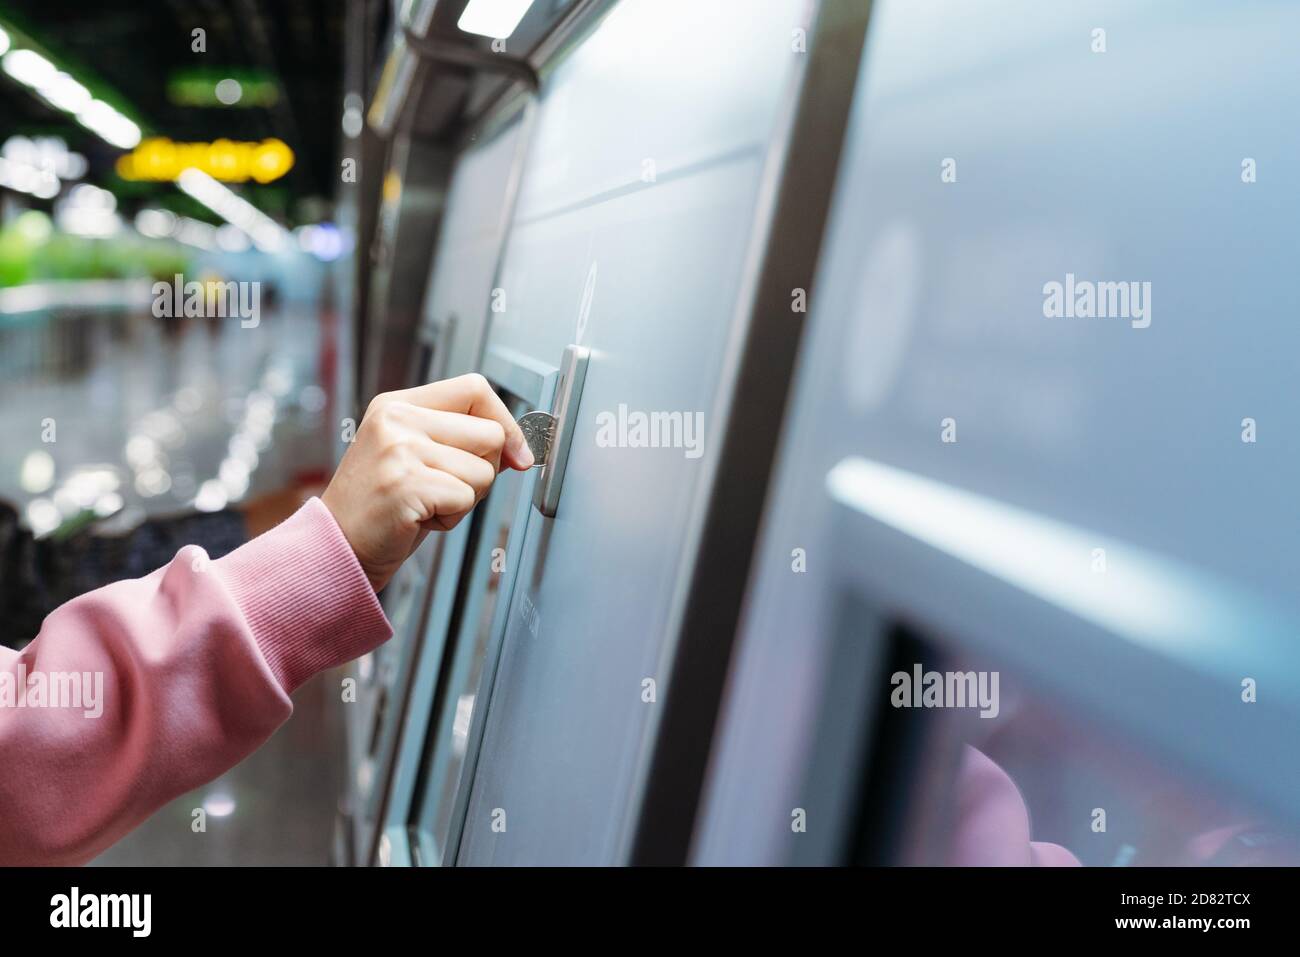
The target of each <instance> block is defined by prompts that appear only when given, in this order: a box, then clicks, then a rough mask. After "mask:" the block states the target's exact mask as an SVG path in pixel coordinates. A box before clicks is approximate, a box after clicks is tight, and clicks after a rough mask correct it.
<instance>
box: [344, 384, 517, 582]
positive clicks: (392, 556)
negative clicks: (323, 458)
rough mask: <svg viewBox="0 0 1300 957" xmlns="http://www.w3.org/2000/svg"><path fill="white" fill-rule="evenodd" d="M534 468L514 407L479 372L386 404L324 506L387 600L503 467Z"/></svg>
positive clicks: (373, 411)
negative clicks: (399, 574) (430, 541)
mask: <svg viewBox="0 0 1300 957" xmlns="http://www.w3.org/2000/svg"><path fill="white" fill-rule="evenodd" d="M532 464H533V455H532V453H531V452H530V451H529V450H528V444H527V443H526V442H525V441H524V436H523V433H522V432H521V431H520V430H519V426H518V425H517V424H515V420H514V418H513V417H512V416H511V415H510V412H509V410H507V409H506V406H505V403H504V402H502V401H501V399H500V397H499V396H498V395H497V394H496V393H495V392H493V391H492V387H491V386H490V385H489V384H488V381H487V379H485V378H483V376H481V375H478V374H477V373H473V374H470V375H463V376H460V377H458V378H455V379H447V380H445V381H442V382H433V383H430V384H429V385H423V386H419V387H418V388H414V389H404V390H402V391H400V392H386V393H384V394H383V395H379V396H376V397H375V399H374V401H372V402H371V403H370V407H369V408H368V409H366V414H365V417H364V418H363V419H362V421H361V426H360V428H358V429H357V434H356V439H355V440H354V441H353V443H352V445H351V447H350V448H349V449H348V450H347V452H346V453H344V455H343V461H341V462H340V463H339V467H338V471H336V472H335V473H334V478H333V479H332V480H331V481H330V484H329V487H328V488H327V489H326V490H325V494H324V495H322V496H321V501H323V502H324V503H325V507H326V508H328V509H329V510H330V512H331V513H332V514H333V516H334V520H335V521H336V522H338V524H339V528H341V529H342V530H343V535H344V537H346V538H347V540H348V543H349V544H350V545H351V546H352V551H353V552H355V553H356V556H357V561H359V562H360V563H361V568H362V570H363V571H365V573H366V576H367V577H368V578H369V579H370V583H371V585H373V586H374V588H375V591H379V590H380V589H381V588H383V587H384V585H386V584H387V583H388V580H389V579H390V578H392V577H393V573H394V572H396V571H397V569H398V568H399V567H400V566H401V564H402V562H404V561H406V559H407V558H408V557H409V556H410V555H411V553H412V552H414V551H415V550H416V549H417V548H418V547H419V546H420V543H421V542H422V541H424V536H425V535H427V534H428V533H429V532H430V531H432V530H434V529H438V530H440V531H446V530H447V529H450V528H452V527H454V526H455V524H456V523H457V522H459V521H460V520H461V519H462V518H464V517H465V515H466V514H467V513H468V512H469V510H470V509H472V508H473V507H474V506H475V505H476V504H478V502H479V500H480V499H482V498H483V496H484V495H486V494H487V491H488V489H489V488H490V487H491V486H492V480H493V479H495V478H496V476H497V472H499V471H500V470H501V468H503V467H509V468H514V469H519V470H521V471H522V470H524V469H527V468H529V467H530V466H531V465H532Z"/></svg>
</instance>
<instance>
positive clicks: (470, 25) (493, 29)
mask: <svg viewBox="0 0 1300 957" xmlns="http://www.w3.org/2000/svg"><path fill="white" fill-rule="evenodd" d="M532 5H533V0H469V6H467V7H466V8H465V12H464V13H462V14H461V15H460V19H459V20H457V21H456V26H458V27H460V28H461V29H462V30H464V31H465V32H466V33H476V34H478V35H479V36H481V37H492V38H493V39H496V40H504V39H505V38H506V37H508V36H510V34H512V33H514V32H515V27H517V26H519V21H520V20H522V19H523V18H524V14H525V13H527V12H528V8H529V7H531V6H532Z"/></svg>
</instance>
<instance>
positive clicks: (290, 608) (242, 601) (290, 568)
mask: <svg viewBox="0 0 1300 957" xmlns="http://www.w3.org/2000/svg"><path fill="white" fill-rule="evenodd" d="M212 564H213V567H214V568H215V569H217V570H218V573H219V574H220V575H221V577H222V579H223V581H225V583H226V586H227V587H228V588H229V589H230V593H231V595H232V596H233V597H234V600H235V603H236V604H237V605H238V606H239V609H240V611H242V612H243V613H244V617H245V619H246V620H247V621H248V625H249V628H250V629H251V630H252V632H253V638H254V640H256V641H257V644H258V647H259V648H261V650H262V655H263V657H265V658H266V663H267V664H268V665H269V666H270V668H271V671H272V673H273V674H274V675H275V677H276V679H277V680H278V681H279V682H280V685H281V686H282V687H283V688H284V690H285V691H286V692H292V691H293V690H294V689H295V688H297V687H298V686H299V685H301V684H302V683H303V682H304V681H306V680H307V679H308V678H310V677H311V676H312V675H314V674H316V672H318V671H323V670H325V669H326V668H332V667H334V666H335V665H340V664H342V663H343V662H345V661H351V660H352V659H353V658H356V657H359V656H360V655H363V654H365V653H366V652H367V651H370V650H372V649H373V648H375V647H376V646H378V645H381V644H383V643H384V642H385V641H387V640H388V638H389V637H390V636H391V635H392V633H393V629H392V626H391V625H390V624H389V623H388V619H387V617H385V615H384V611H383V609H382V608H381V607H380V606H379V599H378V598H376V597H375V592H374V589H373V588H372V587H371V585H370V582H369V580H368V579H367V578H366V575H365V573H364V572H363V571H362V570H361V566H360V564H358V563H357V559H356V556H355V555H353V554H352V547H351V546H350V545H349V544H348V541H347V539H346V538H344V537H343V532H342V530H340V529H339V527H338V523H337V522H335V521H334V516H333V515H331V514H330V511H329V509H327V508H326V507H325V505H324V503H323V502H321V500H320V499H318V498H313V499H311V500H309V501H308V502H307V503H306V504H305V505H303V507H302V508H300V509H299V510H298V511H297V512H295V513H294V514H293V515H292V516H290V517H289V518H288V519H287V520H286V521H284V522H283V523H281V524H280V525H278V526H276V527H275V528H273V529H271V530H270V531H269V532H266V533H265V534H263V535H259V536H258V537H257V538H255V539H253V540H252V541H251V542H248V543H247V544H246V545H242V546H241V547H239V548H237V549H235V551H233V552H231V553H230V554H229V555H227V556H225V557H224V558H220V559H218V560H216V561H215V562H213V563H212Z"/></svg>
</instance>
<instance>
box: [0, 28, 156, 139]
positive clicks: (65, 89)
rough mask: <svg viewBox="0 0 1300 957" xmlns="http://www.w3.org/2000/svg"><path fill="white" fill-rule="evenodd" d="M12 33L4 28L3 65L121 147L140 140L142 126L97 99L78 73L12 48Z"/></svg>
mask: <svg viewBox="0 0 1300 957" xmlns="http://www.w3.org/2000/svg"><path fill="white" fill-rule="evenodd" d="M10 46H11V41H10V38H9V34H8V33H6V32H5V31H4V30H3V29H0V54H2V55H3V56H2V57H0V69H3V70H4V72H5V73H7V74H8V75H9V76H10V77H12V78H13V79H14V80H16V81H17V82H19V83H21V84H22V85H23V86H25V87H27V88H28V89H30V90H32V91H33V92H34V93H36V95H37V96H39V97H41V98H42V99H44V100H45V101H46V102H47V103H49V104H50V105H51V106H53V107H55V108H56V109H59V110H63V111H64V112H65V113H71V114H72V115H73V116H75V117H76V119H77V122H78V123H80V124H81V125H82V126H84V127H85V128H86V129H88V130H90V132H92V133H94V134H95V135H96V136H98V137H99V138H100V139H102V140H104V141H105V142H106V143H109V144H111V145H113V146H116V147H118V148H119V149H124V150H129V149H133V148H134V147H135V146H137V145H139V143H140V127H138V126H136V125H135V123H133V122H132V121H131V120H130V119H128V118H127V117H125V116H123V115H122V114H121V113H120V112H118V111H117V110H116V109H114V108H113V107H112V106H110V105H109V104H107V103H105V102H103V101H102V100H96V99H94V98H93V97H92V96H91V93H90V91H89V90H88V89H86V87H85V86H84V85H83V84H81V83H79V82H78V81H77V80H76V78H75V77H73V76H71V75H70V74H68V73H65V72H64V71H62V70H60V69H59V68H58V67H57V66H55V65H54V64H53V63H51V62H50V61H49V60H47V59H46V58H45V57H43V56H41V55H40V54H39V53H37V52H36V51H35V50H27V49H23V48H17V49H10Z"/></svg>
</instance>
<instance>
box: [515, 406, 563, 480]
mask: <svg viewBox="0 0 1300 957" xmlns="http://www.w3.org/2000/svg"><path fill="white" fill-rule="evenodd" d="M516 421H517V422H518V423H519V428H520V431H522V432H523V433H524V441H525V442H527V443H528V450H529V451H530V452H532V453H533V468H535V469H536V468H541V467H542V466H543V465H545V464H546V459H547V457H548V456H549V455H550V454H551V439H552V438H553V437H554V436H555V416H553V415H551V414H550V413H549V412H525V413H524V414H523V415H521V416H520V417H519V418H518V419H517V420H516Z"/></svg>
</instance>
